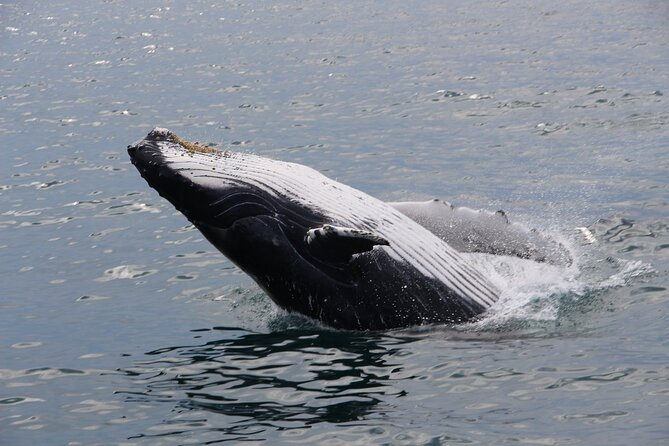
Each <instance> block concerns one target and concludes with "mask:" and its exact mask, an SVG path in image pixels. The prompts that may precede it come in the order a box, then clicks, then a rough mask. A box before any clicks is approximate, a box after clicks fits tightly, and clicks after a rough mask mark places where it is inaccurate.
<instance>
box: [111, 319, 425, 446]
mask: <svg viewBox="0 0 669 446" xmlns="http://www.w3.org/2000/svg"><path fill="white" fill-rule="evenodd" d="M275 323H276V324H279V325H284V326H285V325H292V326H295V324H297V325H301V326H302V328H292V329H288V330H286V331H278V332H270V333H251V332H247V331H245V330H241V329H238V328H225V327H217V328H213V329H202V330H194V332H195V337H197V338H200V339H201V338H202V337H213V338H214V339H213V340H210V341H206V342H204V343H201V344H195V345H186V346H176V347H167V348H161V349H158V350H154V351H150V352H148V353H146V357H147V359H146V360H144V361H141V362H137V363H136V367H133V368H131V369H125V370H120V372H122V373H124V374H125V375H127V376H128V377H130V378H131V379H132V381H133V383H134V385H135V386H139V387H140V389H137V388H135V389H128V390H125V391H119V392H118V394H121V395H124V397H125V398H126V400H127V401H128V402H138V403H147V404H160V403H169V404H171V405H173V407H174V411H173V412H176V414H175V417H177V418H178V416H179V414H187V413H190V414H192V415H193V416H195V417H198V415H197V414H199V416H200V418H206V419H209V418H210V416H211V415H212V414H215V415H222V416H224V418H225V421H224V422H221V420H220V419H218V421H217V422H216V426H213V425H212V426H208V423H207V422H204V424H206V425H207V426H208V427H206V426H201V427H200V429H206V430H209V431H216V432H218V433H219V434H222V435H224V436H225V437H228V436H230V435H232V436H236V435H239V436H240V438H242V437H243V438H248V436H249V435H252V434H253V433H254V432H255V430H257V429H260V431H262V430H265V429H267V428H268V427H270V428H271V429H280V430H284V429H291V428H304V427H308V426H310V425H313V424H318V423H337V424H338V423H345V422H349V421H356V420H362V419H365V418H368V417H369V416H370V415H371V414H372V413H374V412H378V411H380V410H382V409H380V408H379V406H383V405H384V404H387V403H385V402H383V399H387V398H389V397H390V398H393V397H402V396H403V395H404V394H405V391H404V390H399V389H398V388H396V387H395V386H393V376H392V375H393V373H396V372H397V371H398V370H400V369H401V368H402V360H401V358H400V357H401V356H402V351H403V350H404V348H405V346H406V345H407V344H409V343H411V342H413V341H415V340H416V339H417V338H416V336H409V335H407V336H403V335H393V334H387V333H386V334H380V333H379V334H375V333H356V332H345V331H333V330H327V329H322V328H320V327H316V326H311V327H309V323H308V322H306V321H300V320H299V318H298V319H294V318H292V317H290V316H282V317H279V318H278V320H277V321H276V322H275ZM395 355H399V356H400V357H398V358H397V360H393V358H394V356H395ZM203 414H204V415H203ZM206 414H209V416H207V415H206ZM215 418H217V417H215ZM189 421H190V422H192V421H193V420H192V419H190V418H189ZM200 422H203V421H202V419H200ZM168 424H174V429H173V430H170V429H167V431H168V432H166V431H165V430H163V429H161V433H160V434H159V435H160V436H163V435H170V432H171V433H172V434H174V435H179V434H180V433H181V432H179V431H183V428H184V426H183V425H181V426H179V423H178V422H174V421H171V422H169V423H168ZM190 429H191V430H192V429H193V425H192V424H190ZM153 435H154V434H149V433H143V434H140V435H137V436H136V437H135V438H138V437H151V436H153Z"/></svg>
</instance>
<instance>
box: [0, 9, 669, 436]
mask: <svg viewBox="0 0 669 446" xmlns="http://www.w3.org/2000/svg"><path fill="white" fill-rule="evenodd" d="M667 23H669V6H667V4H666V2H658V1H655V2H652V1H640V2H624V1H618V0H604V1H600V2H577V1H573V0H568V1H566V2H557V3H556V2H548V1H542V0H538V1H518V2H503V1H482V2H475V3H472V2H465V1H459V0H455V1H448V2H438V1H408V2H407V1H403V2H397V1H388V2H366V3H361V2H346V1H343V2H298V1H296V2H289V1H277V2H254V1H250V2H244V1H239V2H204V1H198V0H196V1H191V2H173V1H139V2H131V1H127V0H126V1H124V0H118V1H112V0H110V1H96V2H75V1H71V0H54V1H51V2H36V1H22V2H13V1H10V2H3V3H2V4H0V24H1V25H2V26H1V27H0V36H1V37H0V110H1V113H0V135H2V139H1V141H2V147H1V149H0V150H1V152H0V153H1V154H2V160H1V162H0V444H3V445H4V444H8V445H10V444H12V445H182V444H183V445H191V444H192V445H198V444H217V443H230V444H272V445H274V444H300V445H340V444H341V445H351V444H359V445H454V444H481V445H490V444H497V445H507V444H509V445H511V444H531V445H537V444H539V445H558V444H569V445H573V444H575V445H628V444H638V445H663V444H669V336H668V335H667V333H669V322H668V321H669V311H668V310H669V291H667V287H668V286H669V274H668V270H669V180H668V177H669V103H668V100H667V97H668V95H669V46H668V45H667V44H668V42H669V28H668V27H667V26H666V24H667ZM154 126H161V127H168V128H170V129H172V130H174V131H175V132H177V133H179V134H180V135H181V136H182V137H184V138H187V139H190V140H199V141H202V142H205V143H209V144H215V145H217V146H219V147H222V148H227V149H231V150H240V151H248V152H253V153H258V154H261V155H264V156H269V157H274V158H277V159H283V160H288V161H295V162H300V163H303V164H306V165H309V166H311V167H313V168H315V169H318V170H319V171H321V172H323V173H325V174H326V175H328V176H330V177H332V178H336V179H338V180H339V181H342V182H344V183H346V184H349V185H351V186H354V187H356V188H359V189H361V190H364V191H365V192H367V193H369V194H371V195H373V196H376V197H379V198H381V199H384V200H392V201H401V200H417V199H429V198H432V197H438V198H443V199H446V200H449V201H451V202H453V203H455V204H457V205H466V206H469V207H474V208H484V209H490V210H497V209H504V210H505V211H506V212H507V214H508V215H509V217H510V218H511V219H512V220H515V221H520V222H522V223H525V224H527V225H529V226H532V227H536V228H538V229H539V230H542V231H545V232H548V233H551V234H553V235H554V236H556V237H560V238H561V239H563V240H565V241H566V243H568V244H569V246H570V250H571V252H572V255H573V257H574V259H575V262H574V264H573V265H572V266H570V267H569V268H556V267H551V266H547V265H541V264H536V263H532V262H527V261H522V260H518V259H510V258H490V257H487V256H475V261H477V262H479V263H480V264H481V267H482V268H484V269H486V271H488V274H490V275H491V277H494V278H495V280H496V281H498V283H500V284H501V285H502V287H503V294H502V299H500V301H499V302H498V303H497V304H496V305H495V307H493V308H492V309H491V310H490V312H489V313H488V314H487V315H486V317H485V318H483V320H481V321H479V322H477V323H473V324H467V325H463V326H457V327H446V326H443V327H420V328H419V327H414V328H408V329H404V330H396V331H390V332H380V333H356V332H343V331H334V330H330V329H327V328H324V327H320V326H318V325H316V324H314V323H312V322H309V321H306V320H304V319H301V318H299V317H296V316H292V315H287V314H284V313H282V312H280V311H278V310H276V308H275V307H274V306H273V304H272V303H271V302H270V301H269V299H268V298H267V297H266V296H265V295H264V294H263V293H262V292H261V291H260V290H259V288H258V287H257V286H256V285H255V284H254V283H253V282H252V281H251V280H250V279H249V278H248V277H246V276H245V275H244V274H243V273H241V272H240V271H239V270H238V269H237V268H236V267H235V266H234V265H232V264H231V263H230V262H228V261H227V260H226V259H225V258H224V257H222V256H221V255H220V254H219V253H218V252H217V251H216V250H215V249H214V248H213V247H212V246H211V245H209V244H208V243H207V242H206V241H205V240H204V239H203V237H202V236H201V235H200V234H199V233H198V232H197V231H196V230H194V228H193V227H192V226H191V225H190V224H189V223H188V222H187V221H186V219H185V218H184V217H182V216H181V215H180V214H179V213H177V212H176V211H175V210H174V209H173V208H172V207H171V205H170V204H169V203H167V202H166V201H164V200H162V199H161V198H160V197H159V196H158V195H157V194H156V193H155V192H154V191H153V190H151V189H149V188H148V186H147V185H146V184H145V182H144V181H143V180H142V179H141V178H140V177H139V175H138V173H137V172H136V170H135V169H134V168H133V167H132V166H131V165H130V163H129V159H128V157H127V154H126V151H125V147H126V145H127V144H129V143H132V142H134V141H135V140H137V139H139V138H141V137H143V136H144V135H145V134H146V133H147V132H148V131H149V130H150V129H151V128H152V127H154ZM579 227H587V228H589V230H590V231H591V232H592V234H593V236H594V240H595V241H594V243H590V242H588V240H586V239H585V238H584V236H583V235H582V233H581V232H579V231H577V230H575V228H579Z"/></svg>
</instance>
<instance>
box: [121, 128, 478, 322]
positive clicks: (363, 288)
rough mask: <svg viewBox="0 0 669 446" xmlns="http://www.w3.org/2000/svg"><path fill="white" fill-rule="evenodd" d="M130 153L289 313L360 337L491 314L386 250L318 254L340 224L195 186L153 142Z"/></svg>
mask: <svg viewBox="0 0 669 446" xmlns="http://www.w3.org/2000/svg"><path fill="white" fill-rule="evenodd" d="M128 153H129V155H130V157H131V160H132V163H133V164H134V165H135V166H136V167H137V169H138V170H139V172H140V174H141V175H142V177H143V178H144V179H145V180H146V181H147V182H148V183H149V185H150V186H151V187H152V188H154V189H155V190H156V191H158V193H159V194H160V195H161V196H162V197H164V198H166V199H167V200H168V201H170V202H171V203H172V204H173V205H174V206H175V207H176V208H177V209H178V210H179V211H180V212H181V213H183V214H184V215H185V216H186V217H187V218H188V220H190V221H191V222H192V223H193V224H194V225H195V226H196V227H197V228H198V229H199V230H200V231H201V232H202V234H204V236H205V237H206V238H207V239H208V240H209V241H210V242H211V243H212V244H213V245H214V246H216V248H217V249H218V250H219V251H221V252H222V253H223V254H224V255H225V256H226V257H227V258H228V259H230V260H231V261H232V262H234V263H235V264H236V265H237V266H238V267H239V268H241V269H242V270H243V271H244V272H246V273H247V274H248V275H249V276H250V277H251V278H253V279H254V280H255V282H257V283H258V285H259V286H260V287H261V288H262V289H263V290H264V291H265V292H266V293H267V294H268V295H269V296H270V298H271V299H272V300H273V301H274V302H275V303H276V304H277V305H279V306H280V307H281V308H283V309H285V310H288V311H290V312H297V313H300V314H303V315H306V316H308V317H311V318H313V319H316V320H319V321H321V322H322V323H324V324H326V325H329V326H332V327H335V328H342V329H353V330H383V329H390V328H398V327H407V326H413V325H422V324H434V323H459V322H464V321H467V320H470V319H472V318H474V317H475V316H477V315H478V314H480V313H481V312H482V311H484V309H483V308H480V307H477V306H472V305H468V304H466V303H464V302H463V301H462V300H461V299H460V298H458V297H457V296H456V295H455V294H454V293H453V292H452V291H451V290H450V289H448V287H446V286H445V285H444V284H442V283H441V282H439V281H437V280H434V279H431V278H427V277H425V276H423V275H422V274H421V273H420V272H418V271H417V270H416V269H415V268H413V267H412V266H411V265H408V264H405V263H402V262H397V261H395V260H394V259H393V258H392V257H390V256H389V255H388V254H387V253H386V252H384V251H383V250H382V249H378V247H377V248H375V249H373V250H371V251H369V252H364V253H361V254H357V255H354V256H353V257H352V258H351V259H350V260H347V261H332V260H328V259H327V257H326V256H323V255H322V253H318V252H314V251H313V249H312V248H310V246H309V245H308V244H307V243H306V240H305V235H306V234H307V231H308V230H309V229H310V228H314V227H318V226H321V225H323V224H332V223H333V222H331V221H330V220H329V219H328V218H327V217H326V216H323V215H319V214H318V213H316V212H314V211H313V210H312V209H309V208H307V207H304V206H301V205H299V204H297V203H295V202H294V201H291V200H288V199H283V198H277V197H274V196H270V195H269V194H267V193H266V192H264V191H261V190H258V189H254V188H253V187H251V186H248V185H239V186H231V185H225V186H224V185H222V186H221V188H218V187H217V188H212V189H208V188H206V187H203V186H202V185H198V184H195V183H193V182H192V181H191V180H190V179H188V178H187V177H186V176H184V175H181V174H179V173H178V172H175V171H174V170H172V169H171V168H170V167H168V166H166V165H165V163H164V159H163V157H162V155H161V153H160V150H159V148H158V145H157V144H156V140H154V139H151V138H148V137H147V139H145V140H142V141H140V142H138V143H136V144H134V145H131V146H129V147H128Z"/></svg>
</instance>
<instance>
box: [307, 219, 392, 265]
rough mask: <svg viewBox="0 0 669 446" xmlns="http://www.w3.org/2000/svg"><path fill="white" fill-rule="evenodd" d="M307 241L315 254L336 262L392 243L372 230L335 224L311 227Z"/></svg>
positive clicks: (344, 260) (347, 259)
mask: <svg viewBox="0 0 669 446" xmlns="http://www.w3.org/2000/svg"><path fill="white" fill-rule="evenodd" d="M305 241H306V243H307V245H308V246H309V250H310V251H311V253H312V254H313V255H314V256H316V257H318V258H321V259H323V260H329V261H335V262H346V261H349V260H350V259H351V257H352V256H353V255H354V254H360V253H363V252H367V251H371V250H372V249H373V248H374V246H376V245H389V244H390V243H388V240H386V239H384V238H383V237H380V236H378V235H376V234H374V233H372V232H369V231H362V230H359V229H353V228H343V227H341V226H333V225H323V226H320V227H318V228H313V229H309V230H308V231H307V235H306V237H305Z"/></svg>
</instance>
